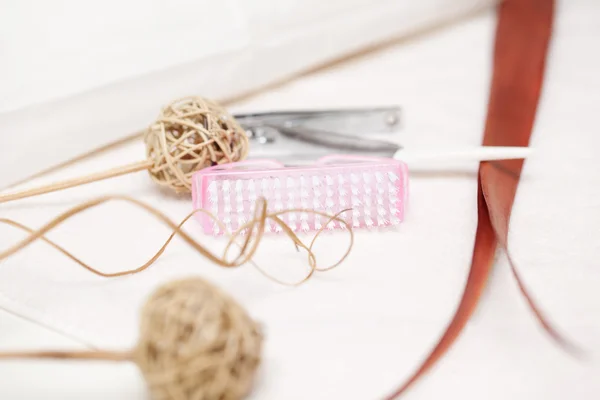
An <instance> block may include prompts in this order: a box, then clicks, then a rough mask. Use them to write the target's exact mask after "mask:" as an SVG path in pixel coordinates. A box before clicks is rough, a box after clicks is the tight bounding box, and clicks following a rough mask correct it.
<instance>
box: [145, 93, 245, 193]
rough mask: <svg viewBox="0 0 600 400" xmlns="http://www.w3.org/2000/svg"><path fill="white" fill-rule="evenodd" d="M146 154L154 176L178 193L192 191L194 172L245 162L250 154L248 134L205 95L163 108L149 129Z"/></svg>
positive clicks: (188, 98)
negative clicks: (225, 164)
mask: <svg viewBox="0 0 600 400" xmlns="http://www.w3.org/2000/svg"><path fill="white" fill-rule="evenodd" d="M144 141H145V143H146V157H147V158H148V159H149V160H150V161H151V162H152V166H151V167H150V168H149V172H150V176H151V177H152V179H153V180H154V181H155V182H157V183H158V184H160V185H162V186H167V187H170V188H172V189H174V190H175V191H176V192H178V193H179V192H189V191H191V187H192V185H191V178H192V175H193V173H194V172H196V171H198V170H201V169H203V168H206V167H210V166H213V165H217V164H224V163H230V162H235V161H241V160H243V159H245V158H246V156H247V154H248V136H247V135H246V132H245V131H244V129H243V128H242V127H241V126H240V125H239V124H238V123H237V122H236V121H235V119H234V118H233V117H232V116H231V115H230V114H229V113H228V112H227V110H225V108H223V107H221V106H219V105H218V104H216V103H214V102H212V101H210V100H207V99H204V98H202V97H187V98H183V99H179V100H176V101H175V102H173V103H171V104H170V105H168V106H167V107H165V108H163V109H162V111H161V113H160V115H159V116H158V118H157V120H156V121H155V122H154V123H153V124H152V125H151V126H150V127H149V128H148V129H147V130H146V133H145V137H144Z"/></svg>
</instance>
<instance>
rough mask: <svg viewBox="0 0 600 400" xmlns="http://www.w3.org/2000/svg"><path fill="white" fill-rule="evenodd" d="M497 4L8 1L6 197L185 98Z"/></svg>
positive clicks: (1, 173)
mask: <svg viewBox="0 0 600 400" xmlns="http://www.w3.org/2000/svg"><path fill="white" fill-rule="evenodd" d="M494 2H495V0H460V1H457V0H421V1H419V2H414V1H411V0H402V1H398V0H352V1H348V0H329V1H326V2H323V1H320V0H252V1H247V0H228V1H214V0H194V1H188V0H169V1H162V0H161V1H154V2H149V1H143V0H135V1H121V0H108V1H100V2H81V1H78V0H62V1H53V2H52V3H49V2H47V1H44V0H23V1H18V2H17V1H12V2H9V4H8V5H7V6H6V7H3V9H2V12H1V13H0V37H1V38H2V40H1V41H0V57H1V58H2V62H1V63H0V88H2V90H1V91H0V131H1V132H2V134H0V165H1V166H10V167H11V168H10V169H7V168H0V188H3V187H6V186H7V185H9V184H12V183H15V182H18V181H20V180H22V179H24V178H26V177H29V176H31V175H32V174H34V173H37V172H39V171H42V170H45V169H47V168H49V167H51V166H54V165H56V164H58V163H61V162H63V161H65V160H67V159H70V158H73V157H75V156H78V155H80V154H82V153H85V152H88V151H90V150H92V149H94V148H97V147H98V146H102V145H105V144H107V143H110V142H112V141H114V140H117V139H119V138H122V137H124V136H127V135H130V134H132V133H133V132H136V131H138V130H140V129H144V128H145V127H146V126H148V125H149V124H150V123H151V122H152V121H153V120H154V119H155V118H156V116H157V114H158V112H159V110H160V108H161V107H163V106H164V105H166V104H168V103H169V102H171V101H173V100H175V99H177V98H179V97H182V96H189V95H196V94H197V95H202V96H206V97H210V98H213V99H216V100H221V99H226V98H231V97H234V96H239V95H242V94H245V93H248V92H249V91H254V90H257V89H260V88H262V87H264V86H265V85H269V84H273V83H275V82H279V81H281V80H283V79H287V78H288V77H290V76H292V75H295V74H298V73H300V72H302V71H306V70H308V69H310V68H314V67H315V66H318V65H320V64H323V63H326V62H329V61H330V60H332V59H335V58H338V57H341V56H344V55H346V54H348V53H351V52H355V51H358V50H361V49H363V48H365V47H368V46H371V45H374V44H377V43H380V42H382V41H388V40H390V39H392V38H394V37H397V38H401V37H405V36H408V35H411V34H413V33H414V32H416V31H418V30H422V29H425V28H427V27H431V26H435V25H439V24H441V23H443V22H445V21H449V20H453V19H455V18H457V17H460V16H464V15H466V14H470V13H471V12H472V11H473V10H476V9H480V8H483V7H486V6H489V5H490V4H492V3H494ZM9 149H10V150H9ZM48 149H52V151H48ZM17 165H18V166H19V168H14V166H17Z"/></svg>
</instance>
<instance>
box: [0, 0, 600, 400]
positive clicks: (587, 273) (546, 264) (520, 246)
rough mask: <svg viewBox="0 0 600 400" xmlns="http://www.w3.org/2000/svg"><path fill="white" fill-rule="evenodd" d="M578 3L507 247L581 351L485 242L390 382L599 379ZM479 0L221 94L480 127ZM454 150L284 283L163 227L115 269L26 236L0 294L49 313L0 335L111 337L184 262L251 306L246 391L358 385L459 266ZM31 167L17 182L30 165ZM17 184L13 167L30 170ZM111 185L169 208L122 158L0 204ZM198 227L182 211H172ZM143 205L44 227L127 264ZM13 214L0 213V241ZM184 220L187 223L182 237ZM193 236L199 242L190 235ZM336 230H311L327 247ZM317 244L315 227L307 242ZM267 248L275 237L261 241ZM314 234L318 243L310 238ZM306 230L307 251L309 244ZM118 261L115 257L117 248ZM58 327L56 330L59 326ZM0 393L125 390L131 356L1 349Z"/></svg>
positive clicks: (594, 221) (131, 334)
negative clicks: (120, 168)
mask: <svg viewBox="0 0 600 400" xmlns="http://www.w3.org/2000/svg"><path fill="white" fill-rule="evenodd" d="M599 17H600V7H599V6H598V4H597V3H596V2H592V1H585V0H578V1H569V2H567V1H563V2H560V3H559V10H558V20H557V25H556V32H555V40H554V42H553V45H552V49H551V56H550V60H549V66H548V73H547V81H546V85H545V89H544V94H543V99H542V103H541V105H540V110H539V118H538V121H537V123H536V127H535V132H534V136H533V142H532V147H533V148H534V150H535V154H534V155H533V156H532V157H531V158H530V159H529V160H528V161H527V163H526V167H525V171H524V177H523V181H522V184H521V186H520V189H519V192H518V195H517V200H516V205H515V210H514V213H513V223H512V225H511V237H510V241H511V250H512V252H513V256H514V258H515V260H516V261H517V263H518V264H519V266H520V268H521V271H522V273H523V275H524V277H525V280H526V283H527V284H528V286H529V287H530V288H531V290H532V291H533V293H534V294H535V297H536V299H538V300H539V302H540V304H541V306H542V308H543V309H544V310H545V311H546V312H547V313H548V314H549V315H550V316H551V318H552V320H553V321H555V322H556V323H557V325H558V326H559V327H560V329H561V330H563V331H564V332H566V333H567V334H568V335H570V337H572V338H574V339H575V340H576V341H577V342H578V343H579V344H581V345H582V346H584V347H585V348H586V349H588V350H590V351H591V354H592V358H591V359H589V360H588V361H586V362H579V361H576V360H573V359H572V358H570V357H568V356H567V355H565V354H564V353H562V352H561V351H560V350H558V349H557V348H556V347H555V346H554V345H553V344H552V343H551V342H550V341H549V340H548V339H547V338H546V337H545V336H544V334H543V332H542V331H541V329H540V328H539V327H538V326H537V324H536V323H535V322H534V321H533V318H532V317H531V315H530V314H529V312H528V310H527V308H526V305H525V304H524V302H523V300H522V299H521V298H520V297H519V294H518V291H517V289H516V287H515V284H514V282H513V281H512V279H511V276H510V274H509V272H508V269H507V265H506V263H505V260H504V259H503V258H502V257H501V258H500V260H499V262H498V265H497V268H496V269H495V272H494V276H493V279H492V281H491V282H490V285H489V288H488V290H487V292H486V294H485V296H484V300H483V304H482V306H481V307H480V309H479V310H478V313H477V314H476V316H475V318H474V319H473V321H472V322H471V323H470V324H469V326H468V328H467V329H466V331H465V334H464V335H463V336H462V338H461V339H460V340H459V341H458V343H457V345H456V346H455V347H453V349H452V350H451V351H450V353H449V355H448V357H447V358H445V359H444V360H443V361H442V362H441V363H440V364H439V365H438V366H437V367H436V368H435V369H434V370H433V371H432V372H431V373H430V374H428V375H427V376H426V378H425V379H423V380H422V381H421V382H420V383H419V384H418V385H417V386H416V387H415V388H414V389H413V390H412V391H411V392H410V393H409V394H408V396H407V397H406V398H410V399H431V398H443V397H461V398H464V399H481V398H485V399H490V400H495V399H507V398H511V399H538V398H539V399H542V398H543V399H550V400H552V399H557V400H558V399H560V400H562V399H565V398H572V399H593V398H598V397H599V396H600V381H599V380H598V376H600V367H599V365H598V363H597V361H596V360H595V358H594V357H595V356H597V354H598V351H599V350H600V318H599V315H600V295H598V291H597V289H598V287H599V284H600V275H599V274H598V268H597V260H598V259H599V256H600V247H599V246H598V238H599V237H600V231H599V229H600V228H598V227H600V202H599V200H598V196H597V187H600V185H599V184H600V177H599V174H598V167H597V162H596V153H597V148H598V146H599V145H600V139H599V137H598V135H597V134H596V133H597V128H596V126H597V121H596V113H595V106H596V105H597V104H599V102H600V90H599V89H600V81H599V79H598V77H597V76H596V74H595V72H596V71H598V70H599V68H600V57H599V56H598V53H597V52H594V51H593V49H595V47H594V46H595V44H596V43H597V40H598V37H599V35H600V30H599V28H600V26H599V25H598V24H597V20H598V18H599ZM493 29H494V15H493V13H491V12H490V13H487V14H485V15H483V16H481V17H478V18H475V19H473V20H471V21H469V22H466V23H463V24H461V25H459V26H455V27H452V28H449V29H446V30H444V31H441V32H437V33H435V34H432V35H431V36H429V37H427V38H423V39H419V40H415V41H410V42H406V43H403V44H401V45H399V46H396V47H394V48H391V49H389V50H387V51H385V52H383V53H380V54H376V55H373V56H371V57H369V58H367V59H363V60H359V61H356V62H352V63H349V64H346V65H343V66H341V67H338V68H336V69H333V70H329V71H324V72H322V73H319V74H316V75H313V76H308V77H305V78H303V79H300V80H298V81H295V82H293V83H290V84H288V85H286V86H284V87H281V88H279V89H277V90H273V91H271V92H269V93H265V94H263V95H261V96H258V97H255V98H253V99H251V100H249V101H247V102H245V103H244V104H238V105H237V106H236V107H235V108H234V109H233V111H238V110H257V109H273V108H279V107H281V106H283V105H285V108H294V107H297V108H305V107H311V108H313V107H320V106H323V107H325V106H336V107H337V106H357V105H372V104H397V103H398V104H401V105H402V106H403V107H404V116H405V118H406V120H405V124H404V126H405V129H404V131H403V132H402V133H401V138H402V140H403V141H404V142H405V143H406V146H407V147H408V146H411V147H420V146H444V145H449V146H460V145H465V146H467V145H477V144H479V143H480V140H481V134H482V129H483V121H484V118H485V110H486V99H487V94H488V82H489V78H490V66H491V64H490V61H491V59H490V56H491V51H492V43H493V33H494V32H493ZM141 154H143V148H142V147H141V145H140V144H132V145H131V146H129V147H126V148H123V149H120V150H118V151H115V152H113V153H111V154H107V155H105V156H103V157H102V158H99V159H95V160H90V161H88V162H86V163H82V164H81V165H79V166H77V167H73V168H71V169H69V170H68V171H64V172H62V173H60V174H55V175H54V176H49V177H47V178H45V179H44V180H43V181H44V182H47V181H51V180H53V179H55V178H56V177H59V176H60V177H66V176H76V175H78V174H81V173H83V172H86V171H91V170H97V169H99V168H101V167H102V166H103V165H107V164H108V163H111V164H114V163H117V162H120V161H121V162H123V161H126V160H131V159H135V158H136V157H139V156H141ZM476 169H477V166H476V165H474V164H465V165H458V166H456V167H453V168H451V169H450V168H449V169H448V171H447V172H444V173H439V172H435V171H429V172H427V171H424V168H422V169H420V170H418V171H414V172H413V174H412V176H411V198H410V203H411V204H410V209H409V211H408V215H407V220H406V222H405V223H404V224H403V225H402V226H401V227H400V228H398V229H397V230H395V231H392V232H379V233H373V232H357V238H356V244H355V247H354V249H353V251H352V254H351V257H350V258H349V260H348V261H347V262H346V263H345V264H343V265H342V266H340V267H339V268H338V269H336V270H334V271H331V272H328V273H325V274H320V275H318V276H317V277H315V279H313V280H311V281H310V282H308V283H307V284H306V285H304V286H302V287H300V288H284V287H281V286H278V285H276V284H273V283H271V282H269V281H266V280H265V279H264V277H262V276H261V275H260V274H259V273H258V272H256V271H255V270H253V269H252V267H245V268H241V269H238V270H233V271H223V270H221V269H218V268H217V267H215V266H213V265H211V264H209V263H208V262H206V261H205V260H203V259H202V258H201V257H200V256H198V255H197V254H195V253H194V252H193V251H192V250H191V249H189V248H187V247H186V246H185V244H183V243H182V242H181V241H179V240H176V241H175V242H174V243H173V244H172V245H171V246H170V247H169V249H168V250H167V252H166V253H165V255H164V256H163V257H161V259H160V260H159V261H158V262H157V263H156V264H155V265H154V266H153V267H152V268H151V269H150V270H148V271H146V272H144V273H142V274H139V275H136V276H131V277H126V278H123V279H115V280H104V279H99V278H96V277H94V276H91V275H90V274H88V273H86V272H85V271H82V270H81V269H80V268H79V267H77V266H76V265H74V264H73V263H71V262H68V261H66V260H65V259H64V258H63V257H62V256H61V255H60V254H57V253H56V252H55V251H53V250H52V249H50V248H48V247H47V246H44V245H43V244H35V245H33V246H31V247H30V248H28V249H27V250H26V251H23V252H21V253H20V254H18V255H16V256H14V257H12V258H10V259H8V260H6V261H4V262H2V263H1V264H0V304H1V305H2V307H4V308H5V309H7V310H9V311H10V312H13V313H17V314H20V315H24V316H25V317H26V318H28V319H31V320H35V321H37V322H38V323H40V324H41V325H43V326H45V327H47V328H50V329H51V330H55V331H58V332H60V333H61V334H62V335H61V336H58V335H56V334H54V333H50V332H49V331H48V330H45V329H44V328H34V327H32V326H30V325H28V324H26V323H25V322H23V321H22V320H18V319H16V318H15V317H12V316H9V315H7V314H0V325H1V326H2V327H3V328H2V330H0V348H2V349H14V348H36V349H37V348H46V347H54V348H57V347H61V348H64V347H67V348H79V347H82V346H83V345H93V346H97V347H103V348H104V347H106V348H123V347H127V346H131V345H132V344H133V343H135V338H136V326H137V312H138V309H139V307H140V305H141V304H142V302H143V300H144V298H145V297H146V296H147V295H148V294H149V293H150V291H151V290H152V289H153V288H155V287H156V285H157V284H159V283H160V282H163V281H165V280H167V279H170V278H173V277H176V276H185V275H189V274H197V275H201V276H204V277H207V278H209V279H211V280H212V281H214V282H216V283H217V284H219V285H220V286H222V287H224V288H225V289H227V290H228V291H229V292H231V293H232V294H233V295H235V296H236V297H237V298H238V299H239V300H240V301H241V302H242V303H243V304H244V305H245V306H246V307H247V309H248V310H249V312H250V313H251V314H252V315H253V316H254V317H255V318H257V319H258V320H260V321H262V322H263V323H264V324H265V327H266V332H267V342H266V348H265V360H264V364H263V368H262V370H261V374H260V379H259V381H258V383H257V387H256V391H255V392H254V394H253V396H252V397H251V398H253V399H282V398H285V399H286V400H296V399H298V400H304V399H307V398H310V399H316V400H318V399H331V398H343V399H376V398H381V397H382V396H383V395H384V394H385V393H388V392H389V391H390V390H392V389H393V388H395V386H396V385H397V384H399V383H401V381H402V380H403V379H404V378H406V377H407V376H408V375H409V374H410V373H411V372H412V371H413V368H414V367H415V366H416V365H417V364H418V363H419V362H420V361H421V360H422V358H423V357H424V356H425V355H426V354H427V352H428V351H429V350H430V348H431V346H432V345H433V344H434V343H435V341H436V340H437V338H438V337H439V335H440V334H441V332H442V330H443V329H444V327H445V324H446V322H447V321H448V318H449V317H450V316H451V314H452V313H453V311H454V309H455V307H456V304H457V302H458V299H459V296H460V293H461V290H462V286H463V284H464V282H465V279H466V274H467V270H468V264H469V260H470V254H471V250H472V245H473V234H474V229H475V223H476V220H475V209H476V208H475V206H476V205H475V193H476V176H475V172H476ZM39 182H42V180H40V181H38V182H36V183H39ZM32 184H33V183H32ZM106 193H128V194H132V195H134V196H135V197H137V198H140V199H143V200H146V201H148V202H151V203H152V204H154V205H157V206H159V207H160V208H161V209H163V210H165V211H166V212H167V213H168V214H169V215H170V216H172V217H173V218H175V219H179V218H181V217H182V216H184V215H185V214H187V212H188V211H189V209H190V201H189V199H187V198H185V197H181V198H175V197H173V196H169V195H166V194H164V193H159V192H158V191H157V189H156V187H155V186H154V185H153V184H152V182H150V180H149V178H148V177H147V176H146V175H145V174H143V173H141V174H135V175H131V176H126V177H121V178H118V179H114V180H111V181H108V182H101V183H98V184H94V185H89V186H86V187H82V188H77V189H73V190H70V191H65V192H62V193H54V194H50V195H47V196H44V197H38V198H34V199H29V200H26V201H22V202H18V203H16V202H15V203H9V204H5V205H2V215H3V216H7V217H11V218H15V219H17V220H19V221H21V222H24V223H27V224H30V225H32V226H39V225H40V224H41V223H43V222H45V221H47V220H49V219H50V218H51V217H53V216H55V215H57V214H58V213H59V212H60V211H62V210H65V209H67V208H69V207H71V206H72V205H74V204H77V203H79V202H81V201H83V200H85V199H88V198H91V197H93V196H96V195H101V194H106ZM188 229H189V230H190V231H193V230H195V229H198V228H197V227H196V226H194V224H193V222H192V223H190V224H189V225H188ZM167 233H168V232H167V230H166V229H163V228H162V227H161V226H160V225H158V224H157V223H156V222H155V221H154V220H153V219H152V218H150V217H148V216H146V215H144V214H142V213H141V212H138V211H136V210H134V209H133V208H131V207H129V206H126V205H123V204H119V203H114V204H110V205H107V206H105V207H102V208H99V209H95V210H92V211H90V212H88V213H86V214H84V215H81V216H79V217H77V218H76V219H74V220H72V221H69V222H68V223H66V224H65V225H64V226H62V227H61V228H59V229H58V230H56V231H55V232H53V233H52V234H51V237H52V238H53V239H55V240H56V241H57V242H59V243H61V244H63V245H65V246H67V247H68V248H69V249H71V250H72V251H73V252H74V253H75V254H77V255H79V256H81V257H83V258H85V260H86V261H88V262H90V263H92V264H94V265H96V266H102V267H103V268H105V269H106V270H117V269H121V268H124V267H131V266H135V265H138V264H141V263H142V262H143V261H145V260H146V259H147V257H149V256H150V254H151V252H152V250H153V249H155V248H157V247H158V245H159V244H160V242H162V241H163V240H164V238H165V237H166V235H167ZM19 237H20V235H19V234H17V233H16V232H15V231H13V230H11V229H9V228H6V227H0V242H1V243H4V244H5V245H7V244H10V243H14V241H15V240H16V239H18V238H19ZM198 237H202V236H200V234H199V236H198ZM202 239H203V240H204V242H205V243H216V242H215V241H213V240H210V239H208V238H204V237H202ZM345 239H346V237H345V236H343V234H340V235H333V236H330V237H328V238H327V241H326V244H327V245H328V246H330V248H331V249H335V250H338V249H341V248H342V247H343V246H344V245H345V243H346V242H345ZM279 243H281V241H280V240H278V239H272V240H269V241H268V242H265V243H263V244H264V247H263V249H264V250H263V251H272V252H274V253H273V255H272V256H271V257H270V259H268V260H267V259H265V257H264V253H262V255H263V257H262V258H261V259H260V260H259V261H262V262H263V264H264V265H265V267H268V268H270V269H271V270H275V271H278V270H280V269H283V268H284V267H286V266H290V264H291V263H294V262H295V263H298V262H300V261H302V260H301V259H297V258H296V257H295V256H291V255H294V254H295V252H294V250H293V248H290V247H285V246H279ZM324 244H325V242H324ZM281 247H283V248H282V249H280V248H281ZM324 248H325V246H323V247H320V248H319V249H320V252H319V253H317V254H318V255H319V254H323V249H324ZM319 249H318V250H317V251H319ZM117 260H118V261H117ZM66 337H68V338H70V339H67V338H66ZM0 376H3V380H2V383H1V384H0V398H6V399H37V398H39V397H40V396H41V394H43V396H44V397H45V398H61V399H79V398H89V399H96V398H97V399H105V398H111V399H136V398H139V399H142V398H145V397H144V396H145V393H144V389H143V381H142V379H141V377H140V376H139V375H138V373H137V371H136V370H135V368H134V367H133V366H129V365H118V366H116V365H113V364H109V363H106V364H104V363H97V364H96V363H91V364H90V363H85V364H84V363H64V362H58V363H48V362H1V363H0Z"/></svg>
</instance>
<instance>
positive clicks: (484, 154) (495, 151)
mask: <svg viewBox="0 0 600 400" xmlns="http://www.w3.org/2000/svg"><path fill="white" fill-rule="evenodd" d="M531 153H532V151H531V148H529V147H516V146H515V147H510V146H481V147H473V148H460V149H454V150H453V149H441V150H434V151H431V150H422V151H414V150H413V151H411V150H399V151H397V152H396V154H394V158H395V159H396V160H400V161H403V162H405V163H407V164H411V163H416V162H454V161H495V160H516V159H525V158H527V157H528V156H530V155H531Z"/></svg>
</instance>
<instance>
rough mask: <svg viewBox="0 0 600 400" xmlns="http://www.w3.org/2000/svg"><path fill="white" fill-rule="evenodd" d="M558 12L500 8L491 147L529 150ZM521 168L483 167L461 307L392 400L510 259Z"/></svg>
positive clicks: (515, 0)
mask: <svg viewBox="0 0 600 400" xmlns="http://www.w3.org/2000/svg"><path fill="white" fill-rule="evenodd" d="M554 8H555V7H554V1H553V0H505V1H504V2H503V3H501V4H500V5H499V6H498V22H497V27H496V36H495V48H494V64H493V76H492V82H491V91H490V98H489V104H488V113H487V120H486V125H485V133H484V137H483V144H484V145H487V146H528V145H529V139H530V137H531V132H532V128H533V125H534V121H535V115H536V111H537V105H538V100H539V97H540V93H541V89H542V83H543V80H544V69H545V64H546V56H547V50H548V46H549V43H550V38H551V35H552V24H553V19H554ZM522 167H523V161H522V160H505V161H495V162H482V163H481V164H480V168H479V176H478V191H477V216H478V221H477V230H476V236H475V245H474V249H473V257H472V261H471V269H470V272H469V277H468V279H467V283H466V286H465V289H464V291H463V296H462V298H461V301H460V304H459V306H458V308H457V310H456V313H455V314H454V316H453V318H452V320H451V321H450V324H449V325H448V327H447V329H446V331H445V332H444V334H443V335H442V337H441V338H440V340H439V342H438V343H437V345H436V346H435V347H434V349H433V350H432V352H431V353H430V354H429V356H428V357H427V358H426V359H425V361H424V362H423V363H422V364H421V366H420V367H419V368H418V369H417V370H416V372H415V373H414V374H413V375H412V376H411V377H410V378H409V379H408V380H407V381H406V382H405V383H404V384H403V385H402V386H401V387H399V388H398V390H396V391H395V392H394V393H392V394H391V395H390V396H388V397H387V399H389V400H391V399H396V398H398V397H400V396H401V395H402V394H404V393H405V392H406V391H407V390H408V389H409V388H410V387H411V386H412V385H413V384H414V383H415V382H416V381H417V380H418V379H419V378H420V377H422V376H423V375H424V374H425V373H426V372H427V371H428V370H429V369H430V368H431V367H432V366H433V365H434V364H435V363H436V362H437V361H438V360H439V359H440V358H441V357H442V356H443V355H444V354H445V353H446V352H447V350H448V349H449V348H450V346H451V345H452V344H453V343H454V341H455V340H456V338H457V337H458V336H459V335H460V333H461V332H462V330H463V328H464V327H465V325H466V324H467V322H468V321H469V319H470V318H471V316H472V314H473V312H474V311H475V308H476V307H477V304H478V303H479V300H480V298H481V294H482V292H483V290H484V288H485V284H486V282H487V280H488V278H489V275H490V272H491V270H492V266H493V263H494V254H495V251H496V249H497V247H498V245H500V247H501V248H502V249H503V250H505V251H507V241H508V228H509V221H510V214H511V209H512V206H513V202H514V199H515V194H516V191H517V186H518V184H519V178H520V176H521V170H522ZM507 254H508V251H507ZM509 260H510V264H511V270H512V272H513V275H514V277H515V279H516V281H517V284H518V286H519V289H520V290H521V293H522V294H523V295H524V296H525V299H526V301H527V303H528V305H529V306H530V308H531V310H532V311H533V313H534V315H535V316H536V318H537V319H538V321H539V322H540V323H541V325H542V327H543V328H544V329H545V331H546V332H547V333H549V334H550V336H551V337H552V338H553V339H554V340H555V341H556V342H557V343H558V344H559V345H561V346H562V347H563V348H566V349H567V350H573V349H574V347H573V346H571V345H570V344H569V343H568V342H567V341H566V340H565V339H564V338H563V337H562V336H561V335H560V334H559V333H558V332H557V331H556V330H555V329H553V328H552V327H551V325H550V324H549V323H548V321H547V319H546V318H545V317H544V316H543V315H542V313H541V312H540V310H539V308H538V307H537V306H536V304H535V303H534V301H533V299H532V297H531V296H530V295H529V293H528V292H527V290H526V288H525V285H524V284H523V281H522V279H521V277H520V276H519V274H518V272H517V269H516V268H515V265H514V263H513V261H512V259H511V258H510V255H509Z"/></svg>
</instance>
